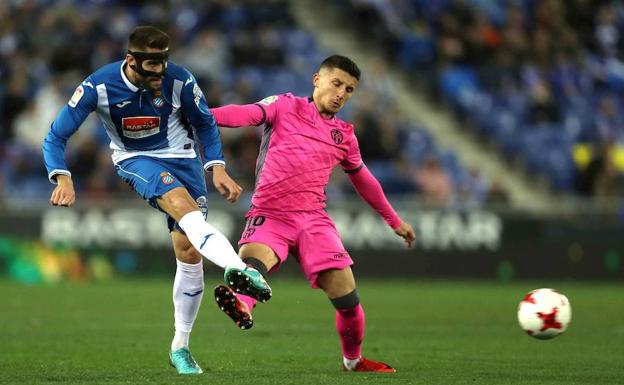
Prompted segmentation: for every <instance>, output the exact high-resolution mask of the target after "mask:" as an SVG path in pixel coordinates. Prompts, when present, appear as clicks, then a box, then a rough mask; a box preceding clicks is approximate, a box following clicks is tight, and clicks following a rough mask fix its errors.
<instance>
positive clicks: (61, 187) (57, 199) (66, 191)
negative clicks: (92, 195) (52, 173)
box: [50, 174, 76, 207]
mask: <svg viewBox="0 0 624 385" xmlns="http://www.w3.org/2000/svg"><path fill="white" fill-rule="evenodd" d="M56 182H57V183H58V184H57V185H56V188H54V191H52V195H51V196H50V203H51V204H52V206H67V207H69V206H71V205H73V204H74V202H75V201H76V192H75V191H74V182H72V179H71V177H70V176H68V175H60V174H59V175H57V176H56Z"/></svg>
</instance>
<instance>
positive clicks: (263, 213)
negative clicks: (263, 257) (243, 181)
mask: <svg viewBox="0 0 624 385" xmlns="http://www.w3.org/2000/svg"><path fill="white" fill-rule="evenodd" d="M245 218H246V220H247V222H246V224H245V230H244V231H243V234H242V235H241V239H240V241H238V244H239V245H244V244H245V243H262V244H264V245H267V246H268V247H270V248H271V249H273V251H274V252H275V254H276V255H277V257H278V258H279V260H280V263H282V262H284V261H285V260H286V258H288V254H289V253H290V254H292V255H293V256H295V258H297V261H298V262H299V266H301V269H302V270H303V273H304V274H305V276H306V278H307V279H308V281H309V282H310V284H311V285H312V287H314V288H318V287H319V286H318V284H317V282H316V280H317V277H318V275H319V273H320V272H322V271H325V270H331V269H339V270H340V269H344V268H345V267H347V266H351V265H352V264H353V260H352V259H351V256H350V255H349V253H348V252H347V251H346V250H345V248H344V246H343V244H342V241H341V240H340V236H339V235H338V230H336V226H335V225H334V222H333V221H332V220H331V218H330V217H329V215H327V213H326V212H325V210H316V211H286V212H284V211H281V212H276V211H267V210H260V209H257V208H252V209H251V210H249V212H247V215H246V216H245ZM278 266H279V265H278ZM278 266H275V267H274V268H273V269H272V270H274V269H275V268H277V267H278Z"/></svg>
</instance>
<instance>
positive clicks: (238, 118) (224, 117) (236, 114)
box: [210, 104, 266, 127]
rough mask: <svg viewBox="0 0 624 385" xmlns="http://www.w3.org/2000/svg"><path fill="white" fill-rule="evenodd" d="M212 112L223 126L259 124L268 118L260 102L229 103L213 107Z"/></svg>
mask: <svg viewBox="0 0 624 385" xmlns="http://www.w3.org/2000/svg"><path fill="white" fill-rule="evenodd" d="M210 112H212V115H213V116H214V118H215V120H216V121H217V125H218V126H221V127H247V126H259V125H261V124H263V123H264V121H265V120H266V111H265V110H264V107H262V106H260V105H259V104H244V105H236V104H229V105H227V106H223V107H218V108H211V109H210Z"/></svg>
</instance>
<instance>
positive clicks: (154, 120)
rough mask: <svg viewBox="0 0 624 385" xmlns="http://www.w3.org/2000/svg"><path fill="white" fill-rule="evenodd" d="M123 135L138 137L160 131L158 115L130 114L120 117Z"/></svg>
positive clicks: (144, 136)
mask: <svg viewBox="0 0 624 385" xmlns="http://www.w3.org/2000/svg"><path fill="white" fill-rule="evenodd" d="M121 126H122V132H123V135H124V136H125V137H126V138H132V139H140V138H146V137H148V136H152V135H155V134H157V133H159V132H160V117H159V116H131V117H127V118H122V119H121Z"/></svg>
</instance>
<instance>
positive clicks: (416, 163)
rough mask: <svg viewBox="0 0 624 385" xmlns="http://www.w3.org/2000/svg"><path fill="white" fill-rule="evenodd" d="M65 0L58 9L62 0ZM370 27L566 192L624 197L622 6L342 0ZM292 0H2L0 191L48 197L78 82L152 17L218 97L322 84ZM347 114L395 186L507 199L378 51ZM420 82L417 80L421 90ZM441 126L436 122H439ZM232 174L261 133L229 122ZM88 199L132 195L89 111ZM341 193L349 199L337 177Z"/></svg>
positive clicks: (454, 196)
mask: <svg viewBox="0 0 624 385" xmlns="http://www.w3.org/2000/svg"><path fill="white" fill-rule="evenodd" d="M52 5H54V6H52ZM340 5H341V7H342V8H343V10H344V11H345V12H349V14H350V15H355V16H356V17H355V20H357V21H358V24H359V28H361V30H362V35H363V36H371V34H372V36H373V38H374V39H376V40H377V41H378V42H380V43H383V46H384V47H387V52H386V53H387V55H388V58H390V59H392V60H391V61H392V62H393V63H396V64H397V65H398V66H400V67H402V69H403V70H405V71H408V72H409V73H410V74H412V76H413V77H414V78H415V79H424V80H423V81H422V82H425V83H426V85H427V86H428V87H429V89H430V90H432V91H433V94H434V95H436V96H437V97H439V99H440V100H442V101H444V102H446V103H448V104H449V105H450V106H452V108H453V110H454V111H455V112H456V113H457V114H458V116H460V117H461V119H463V121H464V122H465V123H466V126H471V127H474V128H475V130H477V131H478V132H480V133H482V134H483V135H484V137H486V138H488V139H490V138H491V139H492V140H494V142H495V143H496V144H497V145H498V146H500V149H501V150H502V151H504V153H505V154H508V155H509V157H510V159H520V160H521V161H522V163H523V164H525V165H526V168H527V169H528V170H529V171H531V172H534V173H536V174H542V175H544V176H546V177H547V178H548V179H549V180H550V181H551V184H552V186H553V188H555V189H556V190H557V191H561V192H566V193H578V194H586V195H616V194H620V193H621V178H622V170H624V147H623V146H624V127H623V126H622V124H623V122H624V115H623V112H622V110H621V109H620V108H618V106H619V105H621V104H622V101H623V100H624V98H623V97H622V95H621V92H620V91H621V90H622V89H624V64H623V63H622V62H621V59H622V52H623V51H622V45H623V44H624V37H622V36H624V35H622V33H623V32H624V30H623V29H622V28H623V27H624V7H622V4H621V3H619V2H618V3H616V4H611V2H606V1H605V2H600V1H583V0H574V1H566V2H564V1H561V0H544V1H532V0H502V1H493V0H439V1H425V0H385V1H384V0H341V1H340ZM290 6H291V5H290V4H289V2H288V1H285V0H273V1H259V0H256V1H254V0H236V1H227V0H212V1H199V0H196V1H195V0H177V1H170V2H168V3H166V4H165V3H152V2H149V1H121V0H117V1H115V0H99V1H98V0H90V1H87V0H62V1H61V0H59V1H52V0H39V1H37V0H24V1H9V2H2V4H0V20H2V21H1V22H0V59H1V60H0V79H1V80H0V161H1V165H0V167H1V172H0V200H1V198H2V197H5V198H8V199H11V198H23V199H45V198H47V197H48V192H49V191H50V186H49V183H48V181H47V178H46V175H45V170H44V168H43V164H42V160H41V150H40V147H41V142H42V139H43V137H44V135H45V133H46V132H47V130H48V129H49V125H50V123H51V121H52V120H53V119H54V117H55V115H56V113H57V112H58V110H59V109H60V108H61V107H62V106H63V105H64V104H65V103H66V101H67V100H68V98H69V96H70V95H71V94H72V92H73V89H74V87H75V86H76V85H77V84H79V83H80V82H81V81H82V79H83V78H84V77H85V76H87V75H88V74H89V73H91V72H93V71H94V70H96V69H97V68H98V67H100V66H102V65H104V64H106V63H109V62H112V61H116V60H119V59H121V58H122V57H123V55H124V52H125V42H126V38H127V34H128V32H129V31H130V30H131V29H132V28H133V27H134V26H135V25H138V24H154V25H157V26H159V27H161V28H162V29H164V30H165V31H167V32H168V33H169V34H170V35H171V36H172V41H173V44H172V47H171V49H172V60H174V61H175V62H177V63H179V64H182V65H184V66H187V67H188V68H189V69H190V70H191V72H193V73H194V74H195V76H196V77H197V78H198V81H199V83H200V85H202V88H203V90H204V93H205V95H206V97H207V100H208V104H209V105H210V106H219V105H224V104H229V103H250V102H254V101H257V100H260V99H262V98H263V97H265V96H268V95H272V94H276V93H283V92H293V93H294V94H297V95H307V94H309V93H310V92H311V85H310V81H311V80H310V79H311V76H312V73H313V72H314V71H315V70H316V68H317V66H318V64H319V63H320V61H321V60H322V59H323V58H325V57H326V56H327V55H328V54H330V53H331V52H327V51H325V50H324V49H323V48H322V46H321V44H320V42H318V41H317V40H315V37H314V35H313V33H311V32H310V31H305V30H303V29H302V28H301V27H300V26H298V24H297V22H296V20H295V18H294V17H293V15H292V12H291V9H290ZM367 68H369V71H368V72H364V74H363V80H362V82H361V86H360V88H359V89H358V91H357V92H356V95H355V97H354V98H353V99H352V102H351V103H352V104H351V105H348V107H347V108H346V110H345V111H344V112H343V113H341V117H342V118H343V119H346V120H351V121H352V122H353V123H354V124H355V126H356V130H357V132H358V137H359V140H360V147H361V149H362V154H363V156H364V159H365V160H366V162H367V165H368V166H369V168H371V170H372V171H373V172H374V173H375V175H377V177H378V178H379V179H380V181H381V182H382V184H383V185H384V187H385V189H386V191H387V192H388V193H390V194H409V193H418V194H421V195H422V196H423V198H424V200H425V201H426V202H430V203H432V204H436V205H442V206H452V205H456V204H461V205H466V204H468V205H481V204H484V203H490V202H496V203H501V202H506V201H507V194H506V193H505V191H503V190H502V189H501V188H500V186H499V185H498V183H496V181H494V180H491V179H490V178H488V176H486V175H483V174H482V173H481V172H479V171H478V170H469V169H466V168H465V167H463V166H462V165H461V164H460V163H459V162H458V160H457V156H456V154H454V153H452V152H450V151H448V150H446V149H441V148H439V146H437V145H436V143H435V141H434V140H433V138H432V136H431V134H430V133H429V132H428V131H427V130H426V129H424V128H422V127H419V126H418V124H417V123H416V122H410V121H408V120H407V119H405V118H404V117H402V116H401V115H400V114H398V113H397V112H396V111H395V109H394V105H395V102H396V100H395V98H394V93H393V88H394V86H393V82H392V81H391V80H390V78H389V76H388V71H389V69H388V68H387V67H386V65H385V64H384V62H382V61H379V60H371V63H368V66H367ZM422 82H421V83H422ZM431 129H435V127H432V128H431ZM221 133H222V138H223V141H224V151H225V155H226V161H227V162H228V168H229V170H230V174H231V175H232V176H234V177H235V178H236V179H237V180H238V181H239V183H241V185H243V187H244V188H245V190H246V191H247V192H250V191H251V190H252V189H253V183H254V182H253V181H254V176H253V170H254V163H255V159H256V156H257V151H258V145H259V140H260V136H261V132H260V131H259V129H253V128H250V129H240V130H236V129H224V130H222V131H221ZM67 160H68V165H69V167H70V170H71V171H72V173H73V175H74V179H75V183H76V187H77V193H78V197H79V199H91V200H98V199H108V198H110V197H111V196H113V195H114V196H117V195H118V194H128V193H129V190H128V187H127V185H126V184H124V183H122V182H121V181H120V179H119V178H117V177H116V175H115V172H114V169H113V167H112V165H111V160H110V153H109V150H108V140H107V138H106V137H105V133H104V130H103V129H101V128H100V126H99V122H98V121H97V120H96V119H95V118H93V117H92V119H91V120H89V121H88V122H86V123H85V124H84V125H83V127H82V128H81V129H80V131H79V133H78V134H77V135H76V136H75V137H74V138H72V141H70V146H69V148H68V154H67ZM334 181H335V183H334V184H333V185H332V186H331V187H330V189H329V190H328V191H327V194H328V195H329V197H330V199H340V198H341V197H345V196H349V195H351V194H353V190H352V189H351V188H350V186H349V184H348V180H347V178H346V177H345V176H344V175H342V173H336V175H335V178H334Z"/></svg>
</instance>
